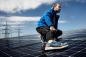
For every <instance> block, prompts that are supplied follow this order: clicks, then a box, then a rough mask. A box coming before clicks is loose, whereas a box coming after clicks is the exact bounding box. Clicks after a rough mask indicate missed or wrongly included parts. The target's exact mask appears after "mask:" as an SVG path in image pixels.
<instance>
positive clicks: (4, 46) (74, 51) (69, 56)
mask: <svg viewBox="0 0 86 57" xmlns="http://www.w3.org/2000/svg"><path fill="white" fill-rule="evenodd" d="M63 38H65V41H66V42H68V44H69V47H68V48H65V49H61V50H52V51H45V52H43V51H42V50H41V45H42V43H41V42H40V38H39V37H38V36H37V35H29V36H22V37H20V38H17V37H15V38H3V39H0V57H86V30H85V31H78V32H77V31H75V32H72V33H69V34H66V35H65V37H63Z"/></svg>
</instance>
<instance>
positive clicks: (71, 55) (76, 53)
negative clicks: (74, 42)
mask: <svg viewBox="0 0 86 57" xmlns="http://www.w3.org/2000/svg"><path fill="white" fill-rule="evenodd" d="M84 49H85V48H84ZM84 49H81V50H80V51H77V52H76V53H74V54H72V55H71V56H74V55H75V54H77V53H79V52H81V51H82V50H84Z"/></svg>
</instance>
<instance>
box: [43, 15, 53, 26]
mask: <svg viewBox="0 0 86 57" xmlns="http://www.w3.org/2000/svg"><path fill="white" fill-rule="evenodd" d="M44 19H45V22H46V24H47V25H48V26H49V27H50V26H53V23H52V21H51V18H50V14H46V15H44Z"/></svg>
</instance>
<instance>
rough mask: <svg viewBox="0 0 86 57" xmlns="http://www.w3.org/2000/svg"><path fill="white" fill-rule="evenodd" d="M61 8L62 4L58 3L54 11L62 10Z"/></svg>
mask: <svg viewBox="0 0 86 57" xmlns="http://www.w3.org/2000/svg"><path fill="white" fill-rule="evenodd" d="M60 10H61V5H60V4H56V6H55V7H54V11H56V12H60Z"/></svg>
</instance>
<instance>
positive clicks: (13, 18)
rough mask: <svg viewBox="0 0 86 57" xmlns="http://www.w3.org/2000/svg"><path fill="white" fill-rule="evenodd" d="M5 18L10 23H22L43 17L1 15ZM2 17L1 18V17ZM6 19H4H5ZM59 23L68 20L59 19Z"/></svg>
mask: <svg viewBox="0 0 86 57" xmlns="http://www.w3.org/2000/svg"><path fill="white" fill-rule="evenodd" d="M1 18H3V19H5V20H7V21H8V22H10V24H22V23H23V22H25V21H28V22H29V21H34V22H37V21H39V20H40V18H41V17H23V16H10V17H1ZM1 18H0V19H1ZM3 21H4V20H3ZM59 23H62V24H63V23H67V21H66V20H59Z"/></svg>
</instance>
